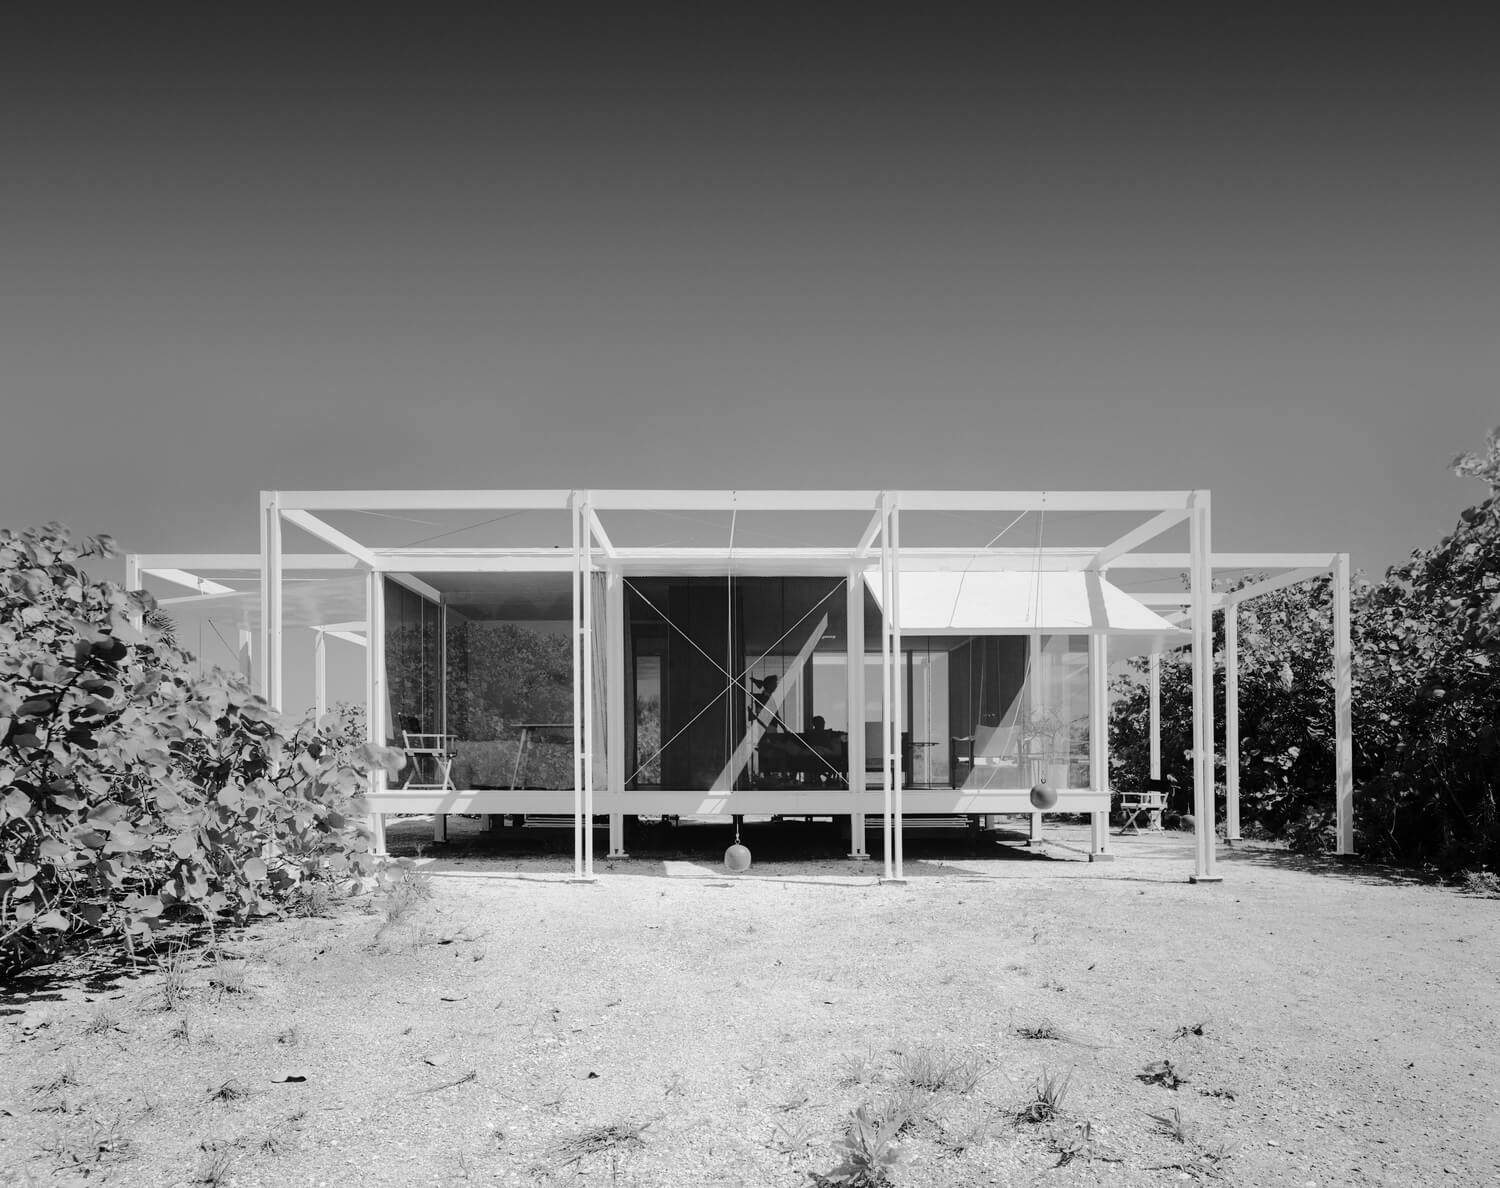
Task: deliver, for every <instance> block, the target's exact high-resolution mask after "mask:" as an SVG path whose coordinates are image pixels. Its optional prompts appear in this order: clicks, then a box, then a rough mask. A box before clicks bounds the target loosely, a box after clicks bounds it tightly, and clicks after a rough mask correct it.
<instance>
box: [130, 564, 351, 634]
mask: <svg viewBox="0 0 1500 1188" xmlns="http://www.w3.org/2000/svg"><path fill="white" fill-rule="evenodd" d="M159 601H160V605H161V609H162V610H164V611H166V612H167V614H169V615H171V616H172V618H174V619H177V620H179V621H184V622H186V621H193V620H197V619H213V620H215V621H218V622H227V623H233V624H235V625H236V626H238V627H253V628H258V627H259V626H260V589H259V587H257V588H256V589H253V590H236V591H233V592H231V593H228V594H189V595H186V596H174V595H168V596H166V597H163V598H161V599H160V600H159ZM364 617H365V581H364V578H362V577H349V576H347V575H343V574H341V575H339V576H338V577H325V578H306V579H294V580H289V581H286V582H284V583H283V585H282V610H281V623H282V627H283V628H289V627H321V626H322V625H323V624H325V623H342V622H348V621H351V620H355V619H363V618H364Z"/></svg>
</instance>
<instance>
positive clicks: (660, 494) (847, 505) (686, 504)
mask: <svg viewBox="0 0 1500 1188" xmlns="http://www.w3.org/2000/svg"><path fill="white" fill-rule="evenodd" d="M879 498H880V493H879V492H878V491H667V490H661V491H590V492H589V503H590V504H591V505H592V506H594V507H597V508H604V509H609V510H614V511H742V512H743V511H869V510H870V509H871V508H872V507H874V506H875V504H876V502H877V501H878V500H879Z"/></svg>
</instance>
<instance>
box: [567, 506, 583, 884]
mask: <svg viewBox="0 0 1500 1188" xmlns="http://www.w3.org/2000/svg"><path fill="white" fill-rule="evenodd" d="M578 505H579V499H578V492H577V491H574V492H573V493H572V495H571V496H569V499H568V508H569V510H570V512H571V519H572V522H573V878H574V880H575V881H578V882H582V881H583V654H582V652H583V649H582V646H581V645H582V641H583V603H582V598H581V597H580V594H579V589H578V582H579V576H580V575H581V574H582V572H583V547H582V542H581V541H580V540H579V536H578V531H579V527H580V524H579V514H578Z"/></svg>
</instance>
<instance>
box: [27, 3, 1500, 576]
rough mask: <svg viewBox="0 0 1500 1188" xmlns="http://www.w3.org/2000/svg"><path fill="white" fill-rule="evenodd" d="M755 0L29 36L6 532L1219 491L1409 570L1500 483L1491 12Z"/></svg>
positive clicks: (1240, 510)
mask: <svg viewBox="0 0 1500 1188" xmlns="http://www.w3.org/2000/svg"><path fill="white" fill-rule="evenodd" d="M304 7H305V6H304ZM717 7H718V6H701V5H698V6H681V7H672V6H663V5H650V6H637V5H617V6H615V7H614V9H613V13H614V15H612V16H604V15H601V14H600V13H592V12H586V11H584V10H582V9H578V8H567V9H566V12H567V13H568V14H569V15H556V14H557V13H559V12H562V11H563V9H562V8H559V7H558V6H547V5H539V6H524V8H525V9H535V10H536V11H537V12H541V11H543V10H545V11H546V12H547V13H548V14H549V15H547V16H545V17H539V16H536V15H532V16H521V15H519V13H520V12H521V11H522V10H523V6H519V5H517V6H511V5H498V6H492V7H491V8H489V9H488V10H485V11H487V13H488V15H487V16H486V17H485V18H483V19H482V20H472V19H468V18H466V17H465V16H464V15H463V14H462V13H461V12H460V10H457V9H443V10H440V9H438V8H435V7H432V6H425V5H424V6H420V12H421V14H423V15H422V16H421V17H420V18H419V19H420V21H421V23H420V24H409V25H408V24H401V23H391V22H387V21H385V20H384V19H383V18H378V17H377V16H376V15H375V14H374V12H373V11H372V10H373V8H374V6H368V5H361V6H350V7H349V8H347V9H341V8H338V7H329V6H322V5H320V6H316V8H317V13H318V14H319V15H318V17H317V19H316V20H313V19H309V18H305V17H302V16H300V15H298V14H297V13H295V12H294V11H293V10H292V8H291V6H288V7H287V8H284V9H283V8H280V7H279V6H268V5H257V6H251V5H235V6H218V5H213V6H205V5H193V6H182V7H178V6H173V5H167V4H151V5H129V6H112V7H109V8H104V7H102V6H101V9H100V12H99V13H87V14H86V15H85V10H83V9H79V8H75V7H74V6H71V5H52V6H33V5H7V6H5V7H4V9H3V11H0V162H3V165H0V410H3V411H0V521H3V522H4V523H6V524H11V525H18V524H22V523H26V522H34V521H40V520H44V519H52V518H57V519H63V520H65V521H66V522H68V523H69V524H70V525H71V526H73V527H74V528H76V529H78V530H80V531H109V532H112V533H113V534H115V535H116V536H117V537H119V538H120V539H121V541H122V542H123V543H124V544H125V545H126V546H127V547H129V548H132V549H135V550H139V551H167V550H184V551H190V550H204V549H223V550H245V549H254V548H255V547H256V520H255V502H256V493H257V491H259V490H260V489H261V488H271V487H282V488H321V487H385V486H390V487H402V486H423V487H434V486H451V487H464V486H484V487H531V486H548V487H566V486H575V485H577V486H633V485H650V486H712V487H755V486H792V487H801V486H815V487H821V486H896V487H900V486H907V487H928V486H931V487H947V486H955V487H1001V488H1031V487H1043V488H1045V487H1054V488H1058V487H1067V488H1093V487H1134V486H1143V487H1170V488H1181V487H1191V486H1205V487H1211V488H1212V489H1213V492H1214V510H1215V522H1214V543H1215V546H1216V547H1219V548H1225V549H1280V548H1284V549H1317V548H1322V549H1329V548H1334V549H1343V548H1347V549H1348V550H1350V551H1351V552H1352V553H1353V554H1354V560H1355V564H1356V566H1357V567H1361V568H1364V569H1366V570H1369V571H1373V572H1376V573H1378V572H1379V571H1381V570H1383V569H1384V567H1385V566H1386V565H1388V564H1391V563H1393V562H1395V561H1397V560H1399V559H1400V558H1401V557H1402V556H1404V555H1405V554H1406V553H1407V552H1408V551H1409V550H1410V549H1412V548H1414V547H1417V546H1419V545H1423V544H1427V543H1432V542H1433V541H1435V540H1436V538H1437V537H1438V536H1440V535H1441V534H1442V533H1443V532H1444V531H1445V530H1446V529H1447V528H1448V527H1449V526H1450V525H1451V524H1452V523H1453V521H1454V519H1455V517H1456V513H1457V511H1458V510H1459V509H1460V508H1461V507H1463V506H1465V505H1467V504H1468V503H1471V502H1474V501H1475V499H1477V497H1478V495H1479V494H1480V493H1481V489H1480V488H1479V487H1478V485H1477V484H1476V483H1474V482H1473V481H1472V480H1468V481H1465V480H1460V479H1456V478H1454V477H1452V476H1451V475H1450V474H1449V472H1448V470H1447V468H1446V463H1447V460H1448V459H1449V457H1450V456H1451V455H1453V454H1454V453H1456V452H1458V451H1460V450H1462V449H1466V448H1471V447H1473V446H1476V445H1478V444H1479V442H1480V440H1481V439H1482V437H1483V434H1484V433H1485V431H1486V430H1487V429H1488V428H1489V427H1490V426H1491V425H1492V424H1495V423H1497V422H1500V394H1497V385H1496V375H1497V365H1500V332H1497V329H1500V328H1497V320H1500V235H1497V231H1500V227H1497V211H1500V118H1497V112H1500V72H1497V71H1496V70H1495V69H1494V63H1495V61H1497V60H1500V52H1497V51H1500V43H1497V38H1496V37H1495V34H1494V31H1493V30H1492V29H1491V28H1490V27H1489V26H1488V25H1487V24H1473V25H1465V24H1462V23H1461V21H1460V19H1459V18H1458V17H1457V16H1456V15H1455V14H1454V13H1453V12H1451V11H1450V12H1441V11H1438V10H1437V8H1436V7H1432V8H1430V7H1429V6H1417V5H1406V6H1403V10H1404V12H1403V15H1401V16H1400V17H1399V18H1397V19H1393V20H1389V21H1387V20H1384V19H1381V18H1379V17H1377V16H1375V15H1374V10H1373V9H1372V8H1371V7H1370V6H1362V7H1361V8H1360V9H1356V10H1354V11H1356V12H1358V13H1359V14H1360V15H1358V16H1356V17H1351V18H1348V19H1345V18H1341V17H1336V16H1334V15H1332V10H1331V9H1329V8H1327V7H1325V6H1307V7H1310V8H1316V9H1317V13H1318V14H1321V15H1313V16H1308V15H1303V16H1300V17H1296V18H1289V19H1288V20H1287V21H1285V22H1281V21H1278V20H1277V19H1276V18H1274V17H1272V16H1270V15H1268V14H1267V11H1266V10H1265V9H1264V7H1263V6H1255V7H1254V8H1251V7H1250V6H1244V7H1245V11H1246V12H1247V13H1252V14H1258V15H1251V16H1248V17H1246V18H1244V19H1229V18H1227V17H1226V16H1225V13H1224V12H1223V11H1221V10H1223V9H1226V8H1227V6H1218V5H1194V6H1190V7H1184V8H1182V9H1180V10H1179V9H1177V8H1175V7H1172V6H1159V5H1152V6H1146V7H1145V8H1142V6H1121V5H1113V6H1108V7H1100V8H1099V9H1098V10H1097V11H1092V12H1090V11H1088V10H1086V9H1078V8H1074V9H1069V10H1068V12H1069V13H1070V14H1071V15H1065V16H1064V15H1057V14H1058V9H1059V6H1047V7H1045V8H1038V9H1037V10H1036V11H1037V12H1041V13H1046V14H1048V15H1046V16H1043V17H1037V16H1030V17H1022V16H1015V15H1006V16H1004V17H1001V16H994V17H992V18H991V19H989V20H988V21H986V22H985V23H983V24H975V23H973V22H972V21H967V20H958V19H954V20H944V19H942V17H941V16H940V15H938V13H937V10H934V9H931V8H930V7H929V6H925V5H911V6H908V8H907V16H906V17H905V18H903V19H902V20H899V21H896V20H888V19H885V18H883V17H882V16H880V15H879V9H878V7H877V6H864V7H861V8H860V9H858V10H855V11H857V12H858V13H859V14H860V15H859V16H858V17H856V18H852V19H846V17H845V15H844V14H842V13H837V10H835V9H833V8H825V7H823V6H805V7H806V8H808V9H811V10H815V11H814V12H812V13H811V14H808V13H804V14H802V15H801V16H800V17H799V18H796V19H795V20H788V21H781V20H780V19H778V18H777V17H776V16H775V15H774V11H775V10H774V9H772V8H770V7H767V6H763V5H744V6H737V7H736V11H737V12H738V17H737V19H736V20H735V22H734V23H732V24H731V23H719V22H718V21H717V20H715V19H711V18H709V17H707V16H696V15H693V14H697V13H708V12H711V11H713V10H714V9H715V8H717ZM997 7H998V6H997ZM1006 7H1007V9H1008V11H1009V6H1006ZM1126 10H1129V15H1127V14H1126ZM1137 10H1140V12H1139V13H1138V12H1137ZM410 11H411V12H412V13H414V14H415V13H417V12H418V6H412V8H411V10H410ZM793 11H796V10H793ZM277 13H281V14H282V15H280V16H278V15H276V14H277ZM648 14H650V15H648ZM664 14H683V15H664ZM543 20H545V21H546V22H547V23H546V24H542V23H539V22H540V21H543ZM231 21H233V22H235V23H233V24H231V23H230V22H231Z"/></svg>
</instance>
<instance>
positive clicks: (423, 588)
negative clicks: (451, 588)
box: [384, 569, 443, 603]
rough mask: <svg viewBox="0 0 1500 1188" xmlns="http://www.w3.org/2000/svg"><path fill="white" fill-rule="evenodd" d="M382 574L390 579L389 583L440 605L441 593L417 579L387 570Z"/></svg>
mask: <svg viewBox="0 0 1500 1188" xmlns="http://www.w3.org/2000/svg"><path fill="white" fill-rule="evenodd" d="M384 573H385V576H386V577H388V578H390V579H391V581H393V582H395V583H396V584H397V585H398V586H405V587H406V588H407V589H408V590H410V591H411V592H412V593H413V594H420V595H421V596H422V597H423V598H425V599H427V600H428V601H429V602H437V603H441V602H442V601H443V595H442V593H441V591H439V590H436V589H434V588H433V587H431V586H429V585H428V584H427V583H426V582H424V581H423V580H422V579H421V578H419V577H415V576H414V575H412V574H409V573H403V572H400V571H398V570H393V569H387V570H385V571H384Z"/></svg>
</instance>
